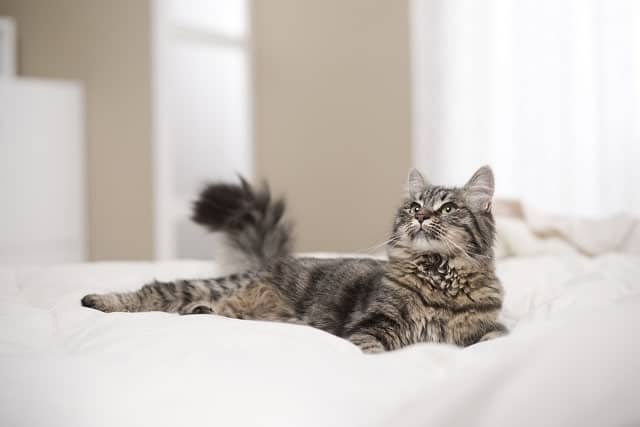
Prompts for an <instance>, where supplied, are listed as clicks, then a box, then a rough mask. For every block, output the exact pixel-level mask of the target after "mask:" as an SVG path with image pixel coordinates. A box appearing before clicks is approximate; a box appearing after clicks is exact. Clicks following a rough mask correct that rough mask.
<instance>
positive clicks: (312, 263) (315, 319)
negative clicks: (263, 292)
mask: <svg viewBox="0 0 640 427" xmlns="http://www.w3.org/2000/svg"><path fill="white" fill-rule="evenodd" d="M386 265H387V262H386V261H384V260H380V259H375V258H310V257H301V258H293V257H292V258H289V259H286V260H282V261H281V262H280V263H279V265H274V266H272V268H271V273H272V277H273V279H274V282H275V283H277V284H278V287H279V288H280V290H281V291H282V292H283V293H284V294H285V295H286V296H287V297H288V298H289V299H290V301H291V303H292V304H293V306H294V310H295V312H296V315H297V316H298V317H299V318H301V319H304V321H305V322H306V323H308V324H310V325H312V326H315V327H319V328H321V329H324V330H327V331H329V332H332V333H336V334H339V333H340V328H341V327H343V325H344V324H345V322H346V321H347V320H348V317H349V316H350V315H351V314H352V313H353V312H354V311H357V310H359V309H363V308H364V307H365V306H366V305H367V304H368V303H369V302H370V300H371V299H372V298H373V297H374V295H375V293H376V290H377V289H378V288H379V287H380V283H381V281H382V278H383V276H384V271H385V266H386Z"/></svg>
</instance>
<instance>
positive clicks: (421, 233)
mask: <svg viewBox="0 0 640 427" xmlns="http://www.w3.org/2000/svg"><path fill="white" fill-rule="evenodd" d="M412 237H413V240H438V237H437V236H436V235H435V234H434V233H433V232H432V231H430V230H429V229H424V228H419V229H418V230H416V232H415V233H413V236H412Z"/></svg>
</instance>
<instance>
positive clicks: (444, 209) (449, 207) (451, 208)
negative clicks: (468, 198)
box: [440, 202, 457, 213]
mask: <svg viewBox="0 0 640 427" xmlns="http://www.w3.org/2000/svg"><path fill="white" fill-rule="evenodd" d="M456 209H457V206H456V205H454V204H453V203H451V202H449V203H445V204H444V205H442V207H441V208H440V212H444V213H451V212H453V211H455V210H456Z"/></svg>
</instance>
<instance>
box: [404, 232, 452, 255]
mask: <svg viewBox="0 0 640 427" xmlns="http://www.w3.org/2000/svg"><path fill="white" fill-rule="evenodd" d="M411 246H412V247H413V249H415V250H417V251H421V252H422V251H424V252H430V251H431V252H432V251H440V250H441V249H443V247H444V245H443V244H442V241H440V240H438V239H435V238H434V237H431V236H430V235H429V234H428V233H426V232H424V231H419V232H418V233H417V234H416V235H415V236H413V240H412V242H411Z"/></svg>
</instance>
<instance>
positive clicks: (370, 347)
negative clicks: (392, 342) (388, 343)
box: [349, 334, 385, 354]
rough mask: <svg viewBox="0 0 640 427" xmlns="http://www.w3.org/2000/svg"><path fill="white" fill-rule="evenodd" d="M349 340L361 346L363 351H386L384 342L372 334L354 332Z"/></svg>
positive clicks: (369, 352) (372, 352) (371, 352)
mask: <svg viewBox="0 0 640 427" xmlns="http://www.w3.org/2000/svg"><path fill="white" fill-rule="evenodd" d="M349 341H351V342H352V343H353V344H355V345H357V346H358V347H360V350H362V352H363V353H368V354H374V353H383V352H384V351H385V348H384V346H383V345H382V343H381V342H380V341H378V340H377V339H375V338H374V337H373V336H371V335H367V334H354V335H351V336H350V337H349Z"/></svg>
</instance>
